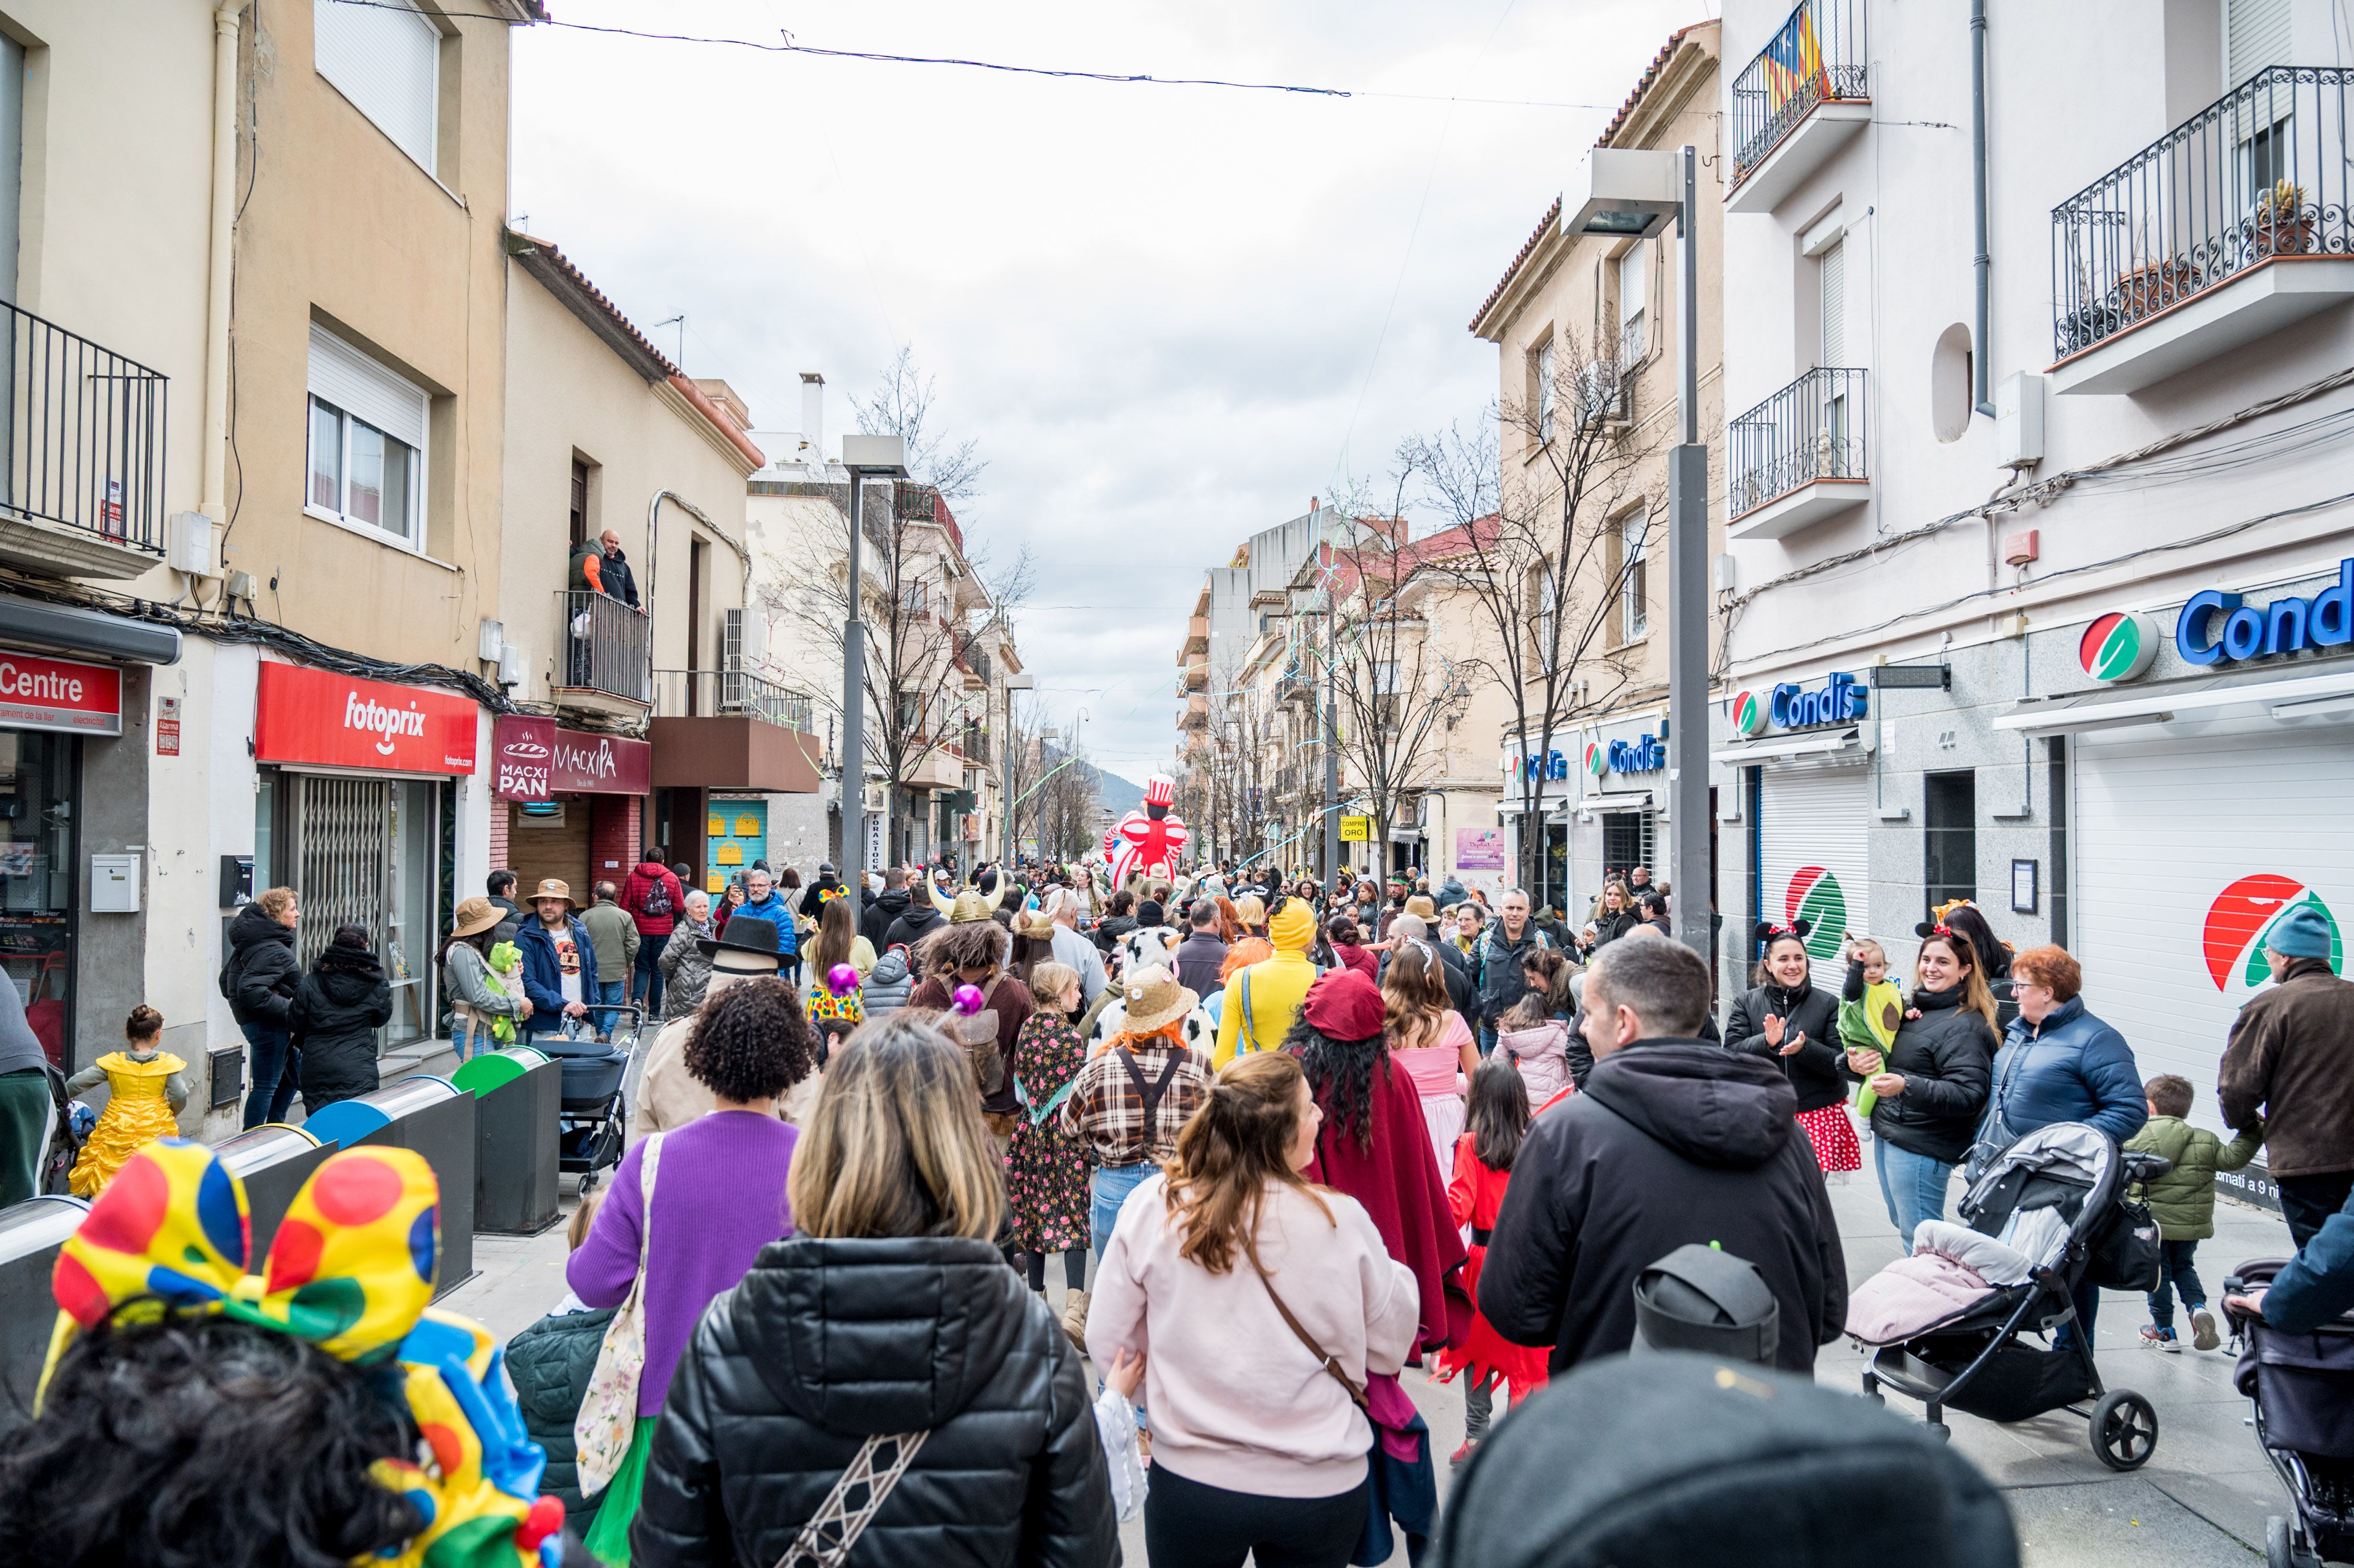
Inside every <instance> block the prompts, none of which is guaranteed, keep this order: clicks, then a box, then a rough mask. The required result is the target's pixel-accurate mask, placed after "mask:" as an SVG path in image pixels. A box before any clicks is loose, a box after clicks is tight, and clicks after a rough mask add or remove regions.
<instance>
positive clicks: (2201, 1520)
mask: <svg viewBox="0 0 2354 1568" xmlns="http://www.w3.org/2000/svg"><path fill="white" fill-rule="evenodd" d="M1871 1152H1872V1151H1871V1147H1870V1146H1869V1145H1866V1146H1865V1150H1864V1157H1865V1162H1866V1163H1865V1168H1864V1170H1863V1171H1861V1172H1860V1173H1859V1174H1857V1175H1854V1176H1850V1177H1848V1178H1847V1179H1846V1180H1844V1181H1834V1183H1833V1185H1832V1187H1831V1203H1832V1207H1833V1209H1834V1210H1835V1211H1836V1213H1838V1215H1839V1222H1840V1239H1841V1243H1842V1245H1844V1247H1845V1248H1846V1252H1847V1262H1848V1279H1849V1283H1850V1286H1853V1285H1858V1284H1861V1283H1862V1281H1864V1280H1865V1279H1867V1278H1869V1277H1871V1276H1872V1274H1873V1273H1874V1272H1876V1271H1877V1270H1878V1269H1879V1268H1880V1267H1881V1266H1882V1265H1884V1264H1887V1263H1889V1262H1891V1261H1892V1260H1893V1259H1894V1258H1895V1257H1896V1256H1897V1245H1896V1233H1895V1229H1894V1227H1893V1226H1892V1225H1891V1224H1889V1222H1888V1214H1887V1211H1886V1210H1885V1209H1884V1208H1883V1207H1882V1203H1881V1198H1880V1189H1879V1186H1878V1184H1877V1182H1876V1181H1874V1179H1873V1177H1872V1170H1871V1165H1870V1160H1871ZM572 1186H573V1184H572V1183H570V1182H568V1181H567V1183H565V1197H564V1208H565V1213H567V1216H568V1215H569V1214H570V1213H571V1211H572V1208H573V1206H574V1203H575V1202H576V1200H575V1199H574V1197H573V1196H572ZM1951 1212H1952V1203H1951V1202H1950V1201H1949V1202H1948V1203H1947V1213H1951ZM2215 1232H2216V1234H2215V1238H2214V1239H2213V1240H2212V1241H2207V1242H2202V1243H2200V1247H2199V1272H2200V1278H2201V1279H2202V1280H2203V1281H2204V1282H2205V1284H2206V1286H2207V1288H2208V1291H2209V1293H2210V1294H2211V1296H2217V1297H2220V1296H2221V1290H2222V1283H2223V1277H2224V1276H2226V1275H2227V1274H2230V1273H2231V1272H2232V1270H2233V1269H2234V1268H2235V1267H2237V1266H2239V1265H2240V1264H2241V1263H2243V1262H2244V1261H2246V1260H2248V1259H2251V1258H2257V1257H2285V1256H2286V1255H2289V1253H2290V1251H2291V1248H2290V1246H2289V1242H2288V1227H2287V1226H2286V1225H2285V1224H2283V1223H2282V1221H2281V1218H2280V1216H2279V1215H2277V1214H2274V1213H2269V1212H2267V1211H2265V1210H2262V1209H2256V1208H2252V1207H2248V1206H2246V1205H2243V1204H2241V1203H2237V1202H2231V1201H2228V1200H2221V1201H2219V1202H2217V1203H2216V1205H2215ZM565 1255H566V1251H565V1237H564V1227H563V1226H561V1225H558V1226H557V1227H556V1228H555V1229H553V1230H550V1231H547V1232H546V1233H544V1234H540V1235H537V1236H531V1237H507V1236H477V1237H476V1238H475V1240H474V1266H475V1267H476V1269H477V1270H478V1271H479V1272H478V1274H477V1275H476V1277H474V1278H473V1279H472V1280H469V1281H468V1282H467V1283H466V1284H465V1285H464V1286H462V1287H460V1288H459V1289H457V1290H455V1291H452V1292H451V1295H450V1297H449V1298H448V1299H447V1300H446V1301H444V1302H443V1303H442V1305H443V1306H446V1307H448V1308H450V1309H451V1310H452V1311H457V1312H463V1313H466V1314H468V1315H469V1316H472V1317H473V1318H475V1319H479V1320H480V1321H482V1323H483V1325H484V1326H485V1327H487V1328H488V1329H490V1330H491V1331H492V1332H493V1334H496V1335H498V1336H499V1337H501V1338H502V1339H504V1338H505V1337H507V1336H510V1335H513V1334H514V1333H515V1332H516V1331H518V1330H521V1329H523V1328H524V1327H525V1326H526V1325H527V1324H529V1323H530V1322H531V1321H532V1320H533V1319H535V1318H537V1317H539V1316H540V1315H541V1314H542V1313H544V1312H546V1310H547V1308H549V1307H551V1306H553V1305H554V1304H555V1303H556V1302H557V1300H558V1299H560V1298H562V1297H563V1295H564V1293H565V1285H564V1259H565ZM1047 1276H1048V1280H1049V1284H1048V1287H1047V1289H1048V1296H1049V1300H1050V1301H1051V1302H1052V1304H1053V1306H1054V1308H1055V1310H1056V1311H1057V1312H1058V1313H1059V1312H1060V1311H1061V1309H1062V1286H1061V1284H1060V1281H1061V1278H1062V1270H1061V1269H1060V1268H1059V1267H1055V1268H1050V1269H1048V1270H1047ZM2178 1316H2179V1315H2178ZM2148 1317H2149V1314H2148V1310H2147V1304H2146V1302H2145V1301H2144V1300H2143V1298H2141V1297H2140V1296H2138V1295H2136V1294H2132V1293H2129V1292H2125V1291H2115V1290H2113V1291H2108V1292H2105V1293H2104V1297H2103V1300H2102V1304H2101V1314H2100V1321H2099V1332H2098V1333H2097V1335H2096V1336H2095V1339H2094V1351H2095V1354H2096V1356H2097V1358H2098V1360H2099V1361H2100V1366H2101V1377H2102V1381H2103V1383H2104V1384H2105V1386H2107V1387H2110V1388H2131V1389H2136V1390H2138V1391H2139V1392H2140V1393H2144V1394H2146V1395H2147V1396H2148V1398H2149V1401H2150V1403H2151V1404H2153V1405H2155V1406H2156V1407H2157V1409H2158V1452H2157V1454H2156V1455H2155V1456H2153V1457H2152V1458H2151V1459H2150V1461H2149V1463H2148V1464H2147V1465H2145V1466H2144V1467H2142V1468H2141V1469H2139V1470H2137V1471H2136V1472H2134V1473H2132V1474H2130V1475H2119V1474H2117V1473H2116V1472H2115V1471H2112V1470H2110V1469H2108V1468H2106V1467H2105V1466H2103V1465H2102V1463H2101V1462H2100V1460H2099V1459H2098V1458H2096V1457H2094V1453H2093V1448H2092V1445H2091V1443H2090V1442H2089V1441H2088V1440H2087V1437H2086V1433H2085V1424H2084V1422H2083V1421H2082V1420H2080V1419H2078V1418H2077V1417H2075V1416H2073V1415H2070V1414H2067V1413H2066V1412H2064V1411H2060V1412H2054V1413H2053V1414H2050V1415H2045V1416H2041V1417H2038V1418H2037V1419H2035V1420H2033V1421H2025V1422H2020V1423H2019V1424H2017V1425H2011V1426H1997V1425H1993V1424H1992V1423H1990V1422H1985V1421H1979V1420H1978V1419H1976V1418H1974V1417H1971V1416H1967V1415H1954V1416H1952V1417H1950V1425H1951V1429H1952V1431H1953V1435H1954V1436H1953V1441H1954V1445H1955V1446H1956V1447H1957V1448H1959V1449H1960V1450H1961V1451H1962V1452H1963V1453H1964V1454H1966V1455H1967V1456H1968V1457H1970V1459H1971V1460H1972V1462H1974V1463H1975V1464H1977V1465H1978V1467H1979V1469H1981V1470H1982V1471H1984V1472H1985V1474H1986V1476H1987V1478H1988V1479H1989V1480H1991V1481H1992V1482H1993V1483H1994V1484H1995V1485H1996V1486H1998V1487H1999V1488H2001V1489H2002V1490H2003V1494H2004V1496H2005V1498H2006V1499H2008V1500H2009V1504H2010V1509H2011V1516H2012V1517H2013V1518H2014V1519H2015V1520H2017V1521H2018V1524H2019V1533H2020V1542H2021V1544H2022V1547H2023V1561H2024V1562H2025V1563H2027V1564H2029V1565H2030V1568H2091V1565H2094V1564H2103V1565H2110V1564H2118V1563H2131V1564H2133V1565H2134V1568H2214V1565H2215V1564H2218V1563H2241V1562H2261V1561H2262V1559H2263V1557H2264V1519H2265V1516H2266V1515H2268V1514H2274V1513H2285V1512H2286V1511H2287V1499H2286V1497H2285V1495H2284V1494H2283V1492H2282V1491H2281V1489H2280V1485H2279V1483H2278V1482H2277V1481H2276V1480H2275V1479H2274V1476H2273V1472H2272V1470H2271V1467H2269V1466H2268V1465H2267V1464H2266V1463H2265V1461H2264V1455H2263V1454H2262V1453H2260V1452H2259V1451H2258V1450H2257V1447H2256V1443H2255V1436H2254V1434H2253V1431H2251V1430H2250V1428H2249V1427H2248V1426H2247V1425H2245V1422H2246V1418H2247V1414H2248V1402H2247V1401H2246V1400H2244V1399H2243V1398H2241V1397H2240V1395H2239V1394H2237V1393H2234V1392H2233V1391H2232V1356H2231V1354H2230V1351H2229V1343H2230V1342H2229V1340H2226V1341H2225V1345H2226V1348H2225V1349H2224V1350H2222V1351H2212V1352H2210V1353H2207V1354H2200V1352H2198V1351H2191V1350H2187V1349H2186V1350H2184V1351H2182V1352H2181V1353H2180V1354H2179V1355H2168V1354H2165V1353H2164V1352H2162V1351H2148V1350H2144V1349H2142V1348H2141V1346H2140V1344H2139V1342H2138V1340H2139V1336H2138V1335H2137V1333H2136V1331H2135V1330H2137V1329H2138V1328H2139V1327H2140V1325H2141V1324H2143V1323H2144V1322H2146V1321H2147V1320H2148ZM2177 1326H2178V1328H2179V1329H2181V1330H2183V1331H2184V1332H2185V1333H2186V1334H2187V1333H2188V1325H2187V1323H2181V1322H2178V1325H2177ZM1862 1370H1863V1357H1862V1356H1861V1354H1860V1353H1859V1352H1858V1351H1856V1349H1855V1348H1854V1346H1853V1345H1851V1344H1850V1343H1849V1342H1848V1341H1846V1340H1840V1342H1839V1343H1837V1344H1834V1345H1829V1346H1827V1347H1825V1348H1824V1350H1823V1351H1822V1352H1821V1355H1820V1356H1819V1359H1818V1361H1817V1362H1816V1375H1817V1377H1818V1378H1819V1380H1820V1381H1821V1382H1823V1383H1826V1384H1829V1386H1831V1387H1834V1388H1837V1389H1840V1390H1841V1391H1842V1392H1848V1393H1854V1392H1860V1390H1861V1376H1862ZM1404 1381H1405V1388H1406V1392H1407V1393H1409V1394H1411V1395H1412V1396H1413V1398H1414V1402H1415V1404H1416V1407H1417V1408H1419V1409H1420V1410H1421V1412H1422V1414H1423V1418H1424V1419H1425V1420H1426V1421H1427V1422H1428V1423H1429V1424H1430V1440H1431V1451H1432V1453H1433V1455H1434V1457H1436V1458H1437V1465H1438V1485H1439V1498H1440V1503H1441V1506H1442V1507H1443V1506H1444V1504H1445V1501H1446V1495H1447V1487H1448V1483H1449V1481H1450V1476H1449V1473H1448V1470H1447V1456H1448V1455H1450V1454H1452V1453H1453V1452H1454V1451H1455V1449H1456V1446H1458V1444H1460V1443H1461V1442H1462V1441H1463V1395H1462V1393H1461V1391H1460V1389H1459V1388H1458V1387H1457V1386H1456V1385H1453V1384H1433V1383H1429V1382H1427V1381H1426V1378H1425V1374H1423V1373H1422V1372H1418V1371H1416V1370H1414V1369H1411V1368H1409V1369H1408V1370H1407V1372H1406V1374H1405V1380H1404ZM1889 1408H1890V1409H1891V1410H1893V1411H1896V1412H1898V1413H1899V1414H1904V1415H1906V1416H1909V1417H1911V1418H1914V1419H1918V1418H1919V1416H1920V1414H1921V1412H1920V1407H1919V1406H1918V1405H1915V1404H1912V1403H1911V1402H1910V1401H1907V1400H1904V1399H1902V1398H1898V1397H1896V1396H1894V1395H1891V1396H1890V1398H1889ZM1120 1542H1121V1545H1122V1547H1123V1549H1124V1555H1125V1558H1126V1560H1127V1561H1128V1562H1129V1563H1134V1564H1142V1563H1143V1562H1144V1560H1145V1559H1144V1526H1143V1522H1142V1520H1137V1521H1136V1522H1134V1523H1131V1524H1128V1525H1125V1526H1123V1527H1122V1528H1121V1531H1120ZM1393 1561H1394V1562H1396V1563H1403V1562H1404V1561H1405V1558H1404V1556H1403V1554H1401V1555H1399V1556H1398V1557H1396V1558H1394V1559H1393Z"/></svg>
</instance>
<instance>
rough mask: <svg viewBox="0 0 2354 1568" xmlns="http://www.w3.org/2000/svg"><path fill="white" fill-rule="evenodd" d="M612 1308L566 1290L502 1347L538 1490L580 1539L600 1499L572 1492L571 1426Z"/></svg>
mask: <svg viewBox="0 0 2354 1568" xmlns="http://www.w3.org/2000/svg"><path fill="white" fill-rule="evenodd" d="M600 1197H601V1195H600V1194H599V1193H596V1192H591V1193H589V1194H588V1196H587V1197H584V1198H582V1199H581V1200H580V1202H578V1204H577V1205H576V1206H575V1207H574V1208H573V1211H572V1218H571V1220H570V1221H569V1222H568V1223H567V1224H566V1225H565V1227H564V1240H565V1244H566V1247H567V1251H568V1252H572V1253H577V1252H578V1251H579V1250H580V1248H581V1245H582V1244H584V1243H585V1242H587V1241H588V1228H589V1225H590V1224H592V1223H593V1222H594V1221H595V1219H596V1218H597V1210H598V1209H599V1206H600ZM618 1311H620V1308H618V1307H590V1306H588V1304H586V1303H585V1302H583V1301H582V1300H581V1299H580V1298H579V1297H578V1296H577V1295H575V1294H573V1292H572V1291H570V1290H568V1289H567V1290H566V1291H565V1293H564V1298H563V1299H562V1300H560V1301H558V1302H557V1304H556V1305H555V1306H554V1307H552V1308H548V1311H547V1315H546V1317H544V1318H541V1319H538V1320H537V1321H536V1322H534V1323H531V1324H528V1325H526V1326H525V1328H524V1329H523V1330H522V1331H521V1332H519V1333H517V1334H516V1335H515V1336H514V1338H513V1339H511V1340H508V1341H507V1346H506V1369H507V1381H508V1382H509V1383H513V1384H514V1391H515V1408H516V1409H517V1410H518V1411H520V1412H521V1413H522V1414H523V1425H524V1430H525V1432H526V1433H528V1434H529V1435H530V1436H531V1440H532V1441H533V1442H535V1443H536V1444H538V1445H539V1446H540V1451H541V1452H543V1453H545V1454H546V1456H547V1468H546V1470H545V1471H543V1472H542V1473H541V1475H540V1478H539V1485H540V1489H541V1490H542V1491H544V1492H546V1494H547V1495H548V1496H550V1497H553V1498H555V1499H557V1500H558V1501H559V1502H561V1503H563V1504H564V1524H565V1528H567V1530H569V1531H572V1533H573V1534H575V1535H581V1536H585V1535H587V1534H588V1529H589V1526H590V1525H591V1524H592V1523H593V1522H594V1521H595V1520H596V1518H597V1505H598V1503H599V1501H601V1500H602V1499H601V1498H594V1497H587V1496H584V1495H583V1494H582V1492H581V1490H580V1475H579V1447H578V1439H577V1438H576V1437H575V1436H574V1435H573V1425H574V1424H575V1423H576V1422H578V1420H579V1419H580V1406H581V1404H583V1403H584V1402H585V1401H586V1400H587V1399H588V1382H589V1379H590V1377H591V1376H592V1375H593V1374H594V1373H595V1372H596V1370H597V1357H598V1353H599V1351H601V1350H602V1349H603V1348H604V1344H605V1326H606V1325H607V1324H609V1323H610V1322H611V1321H612V1320H613V1314H614V1313H616V1312H618Z"/></svg>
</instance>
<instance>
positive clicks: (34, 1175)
mask: <svg viewBox="0 0 2354 1568" xmlns="http://www.w3.org/2000/svg"><path fill="white" fill-rule="evenodd" d="M51 1109H52V1101H51V1098H50V1095H49V1058H48V1053H47V1052H46V1051H44V1050H42V1049H41V1037H40V1036H39V1035H37V1034H36V1033H33V1026H32V1024H31V1023H30V1022H27V1020H26V1017H25V998H24V994H23V993H22V992H20V991H17V989H16V987H15V986H13V985H5V986H0V1208H5V1207H7V1206H8V1205H9V1204H11V1203H21V1202H24V1201H25V1200H26V1199H27V1198H30V1197H31V1196H33V1194H34V1193H35V1192H37V1191H38V1189H39V1187H40V1184H41V1171H40V1164H41V1159H42V1156H43V1155H44V1154H46V1153H47V1152H48V1149H47V1141H48V1138H47V1135H48V1124H49V1116H50V1112H51Z"/></svg>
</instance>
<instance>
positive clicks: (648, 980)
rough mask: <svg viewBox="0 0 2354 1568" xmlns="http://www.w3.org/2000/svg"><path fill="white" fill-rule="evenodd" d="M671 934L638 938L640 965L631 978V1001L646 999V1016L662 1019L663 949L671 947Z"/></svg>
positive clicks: (664, 932) (665, 932)
mask: <svg viewBox="0 0 2354 1568" xmlns="http://www.w3.org/2000/svg"><path fill="white" fill-rule="evenodd" d="M670 938H671V933H670V932H668V931H663V932H661V933H658V934H657V935H654V936H651V937H649V936H643V935H642V936H640V937H639V938H638V964H637V968H636V969H635V970H634V971H632V972H631V976H630V1000H631V1001H636V1000H638V999H639V998H640V997H643V998H644V999H645V1003H646V1016H647V1017H648V1018H660V1017H661V1016H662V1004H663V972H662V967H661V966H662V956H663V948H667V947H669V946H670Z"/></svg>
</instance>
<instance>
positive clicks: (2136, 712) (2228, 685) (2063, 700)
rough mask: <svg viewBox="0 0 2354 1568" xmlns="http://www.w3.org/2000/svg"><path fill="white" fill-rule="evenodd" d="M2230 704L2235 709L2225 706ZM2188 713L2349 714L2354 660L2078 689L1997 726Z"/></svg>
mask: <svg viewBox="0 0 2354 1568" xmlns="http://www.w3.org/2000/svg"><path fill="white" fill-rule="evenodd" d="M2233 709H2238V710H2240V712H2239V713H2237V714H2232V713H2231V712H2230V711H2229V710H2233ZM2192 714H2196V715H2199V716H2200V717H2201V718H2222V717H2256V716H2259V715H2269V716H2270V717H2272V718H2274V719H2275V720H2279V721H2282V722H2291V721H2295V720H2300V719H2318V718H2338V719H2354V665H2340V666H2338V668H2335V669H2331V670H2327V671H2324V672H2312V671H2306V672H2301V673H2294V674H2292V673H2288V672H2287V671H2285V670H2281V669H2278V668H2275V669H2271V670H2249V671H2235V672H2233V673H2231V674H2228V675H2200V676H2196V677H2193V678H2191V679H2190V680H2183V681H2163V682H2159V683H2156V684H2153V685H2147V686H2135V687H2130V688H2126V689H2123V690H2115V689H2105V690H2102V691H2096V692H2075V693H2071V694H2068V695H2066V696H2062V697H2048V698H2045V699H2043V700H2042V701H2041V702H2038V701H2033V700H2030V701H2026V702H2019V703H2013V704H2012V705H2011V706H2010V711H2009V713H2006V714H2004V715H2001V716H2000V717H1999V718H1997V719H1996V720H1995V721H1994V727H1995V728H1997V729H2007V730H2017V731H2020V732H2022V733H2024V734H2026V735H2028V736H2052V735H2077V734H2081V733H2083V732H2084V731H2086V730H2099V729H2120V728H2124V727H2126V726H2134V725H2155V724H2165V723H2167V722H2168V720H2170V719H2175V718H2179V717H2184V716H2187V715H2192Z"/></svg>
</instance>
